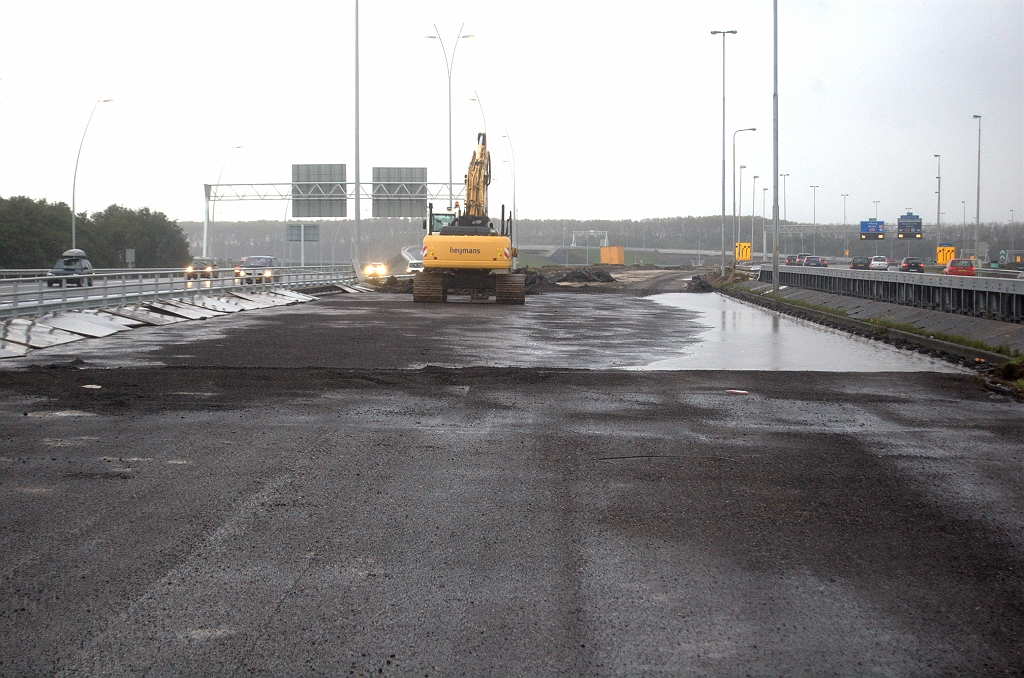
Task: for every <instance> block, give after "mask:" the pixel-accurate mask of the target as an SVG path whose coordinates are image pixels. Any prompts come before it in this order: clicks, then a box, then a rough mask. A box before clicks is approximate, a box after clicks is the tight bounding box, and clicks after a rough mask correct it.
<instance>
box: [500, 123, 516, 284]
mask: <svg viewBox="0 0 1024 678" xmlns="http://www.w3.org/2000/svg"><path fill="white" fill-rule="evenodd" d="M501 136H502V138H504V139H508V148H509V150H510V151H512V162H511V163H509V166H510V167H511V168H512V226H511V228H510V229H509V230H510V233H509V235H511V236H512V238H511V240H512V251H513V252H518V251H519V212H517V211H516V149H515V146H513V145H512V137H511V136H509V133H508V130H505V133H504V134H502V135H501ZM505 162H508V160H507V159H506V160H505ZM518 259H519V257H518V256H516V255H513V257H512V270H513V271H514V270H515V269H516V267H517V266H518V265H519V262H518Z"/></svg>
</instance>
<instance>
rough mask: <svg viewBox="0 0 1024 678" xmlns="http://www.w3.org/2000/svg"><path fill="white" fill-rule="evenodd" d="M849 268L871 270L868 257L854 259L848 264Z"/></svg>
mask: <svg viewBox="0 0 1024 678" xmlns="http://www.w3.org/2000/svg"><path fill="white" fill-rule="evenodd" d="M850 268H856V269H860V270H862V271H866V270H868V269H869V268H871V258H870V257H854V258H853V261H851V262H850Z"/></svg>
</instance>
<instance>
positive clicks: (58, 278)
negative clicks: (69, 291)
mask: <svg viewBox="0 0 1024 678" xmlns="http://www.w3.org/2000/svg"><path fill="white" fill-rule="evenodd" d="M92 276H93V269H92V264H90V263H89V260H88V259H86V258H85V252H84V251H83V250H79V249H73V250H67V251H66V252H64V254H62V255H60V259H59V260H57V263H56V264H54V265H53V267H52V268H50V270H49V271H47V273H46V278H47V279H46V286H47V287H53V286H54V285H57V286H58V287H64V286H65V285H72V284H74V285H78V286H79V287H81V286H82V285H88V286H89V287H92ZM51 278H52V280H51Z"/></svg>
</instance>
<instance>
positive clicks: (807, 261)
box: [804, 254, 828, 268]
mask: <svg viewBox="0 0 1024 678" xmlns="http://www.w3.org/2000/svg"><path fill="white" fill-rule="evenodd" d="M804 266H817V267H818V268H823V267H825V266H828V264H827V263H826V262H825V260H824V259H822V258H821V257H816V256H814V255H813V254H808V255H807V256H806V257H804Z"/></svg>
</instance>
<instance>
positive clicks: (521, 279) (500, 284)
mask: <svg viewBox="0 0 1024 678" xmlns="http://www.w3.org/2000/svg"><path fill="white" fill-rule="evenodd" d="M494 300H495V301H496V302H497V303H499V304H514V305H517V306H522V305H523V304H525V303H526V275H524V274H522V273H509V274H508V275H498V276H495V278H494Z"/></svg>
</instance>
